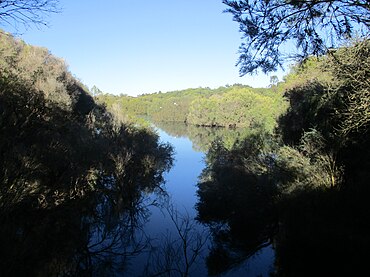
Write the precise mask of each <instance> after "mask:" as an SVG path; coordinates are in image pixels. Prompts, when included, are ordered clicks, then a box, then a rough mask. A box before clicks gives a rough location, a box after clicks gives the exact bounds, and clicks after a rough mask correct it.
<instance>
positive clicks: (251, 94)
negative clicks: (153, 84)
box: [97, 84, 286, 131]
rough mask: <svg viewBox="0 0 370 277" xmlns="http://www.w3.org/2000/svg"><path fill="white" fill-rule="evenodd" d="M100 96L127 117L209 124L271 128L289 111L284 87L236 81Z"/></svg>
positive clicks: (98, 97)
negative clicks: (209, 86) (214, 85)
mask: <svg viewBox="0 0 370 277" xmlns="http://www.w3.org/2000/svg"><path fill="white" fill-rule="evenodd" d="M97 99H98V100H99V101H101V102H103V103H106V104H107V106H108V107H111V108H112V109H114V110H115V111H121V112H122V113H123V114H126V117H127V118H130V117H131V118H132V117H144V118H147V119H149V120H151V121H154V122H181V123H187V124H192V125H197V126H209V127H255V126H261V127H264V128H266V129H268V130H269V131H272V130H273V128H274V127H275V122H276V119H277V117H278V116H279V115H280V114H281V113H282V112H283V111H284V110H285V108H286V103H284V99H283V97H282V89H280V88H278V87H277V86H276V85H274V86H272V87H271V88H268V89H255V88H252V87H249V86H244V85H239V84H235V85H233V86H226V87H219V88H217V89H210V88H198V89H187V90H181V91H173V92H167V93H154V94H145V95H140V96H138V97H129V96H113V95H109V94H100V95H99V96H97Z"/></svg>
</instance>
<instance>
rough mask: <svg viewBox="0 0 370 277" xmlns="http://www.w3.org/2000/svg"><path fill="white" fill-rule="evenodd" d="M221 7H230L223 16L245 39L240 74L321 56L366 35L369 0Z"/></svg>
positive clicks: (251, 0) (271, 0) (244, 2)
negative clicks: (229, 15) (230, 17)
mask: <svg viewBox="0 0 370 277" xmlns="http://www.w3.org/2000/svg"><path fill="white" fill-rule="evenodd" d="M223 3H224V4H226V5H227V6H228V8H227V9H226V12H230V13H231V14H232V15H233V20H234V21H236V22H238V23H239V26H240V32H241V33H242V36H243V42H242V44H241V46H240V56H239V60H238V65H239V66H240V75H245V74H248V73H256V72H257V71H258V70H262V72H264V73H267V72H272V71H275V70H277V68H278V67H281V66H282V65H283V62H284V61H286V60H287V59H288V58H298V59H299V60H303V59H305V58H306V57H308V56H310V55H316V56H318V55H322V54H325V53H326V52H327V50H328V49H330V48H336V47H338V46H339V45H340V44H341V43H342V42H343V40H346V39H349V38H352V37H362V38H364V37H366V36H368V35H369V30H370V1H369V0H239V1H234V0H223ZM292 43H293V44H292ZM294 45H295V46H296V49H293V48H294ZM287 48H289V50H288V51H287ZM293 52H294V53H293Z"/></svg>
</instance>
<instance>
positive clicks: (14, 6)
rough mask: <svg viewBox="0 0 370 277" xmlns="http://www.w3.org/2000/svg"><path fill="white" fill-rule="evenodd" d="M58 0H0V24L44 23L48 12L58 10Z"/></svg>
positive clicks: (27, 24)
mask: <svg viewBox="0 0 370 277" xmlns="http://www.w3.org/2000/svg"><path fill="white" fill-rule="evenodd" d="M58 3H59V0H2V1H0V25H3V24H8V25H11V26H13V27H15V28H18V26H19V25H23V26H24V27H30V26H31V25H46V24H47V23H46V21H45V17H46V16H47V15H48V14H49V13H56V12H59V8H58Z"/></svg>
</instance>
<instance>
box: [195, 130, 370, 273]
mask: <svg viewBox="0 0 370 277" xmlns="http://www.w3.org/2000/svg"><path fill="white" fill-rule="evenodd" d="M278 147H279V146H278V143H276V142H274V140H273V139H272V138H271V137H269V136H268V135H266V134H263V133H261V134H258V135H252V136H250V137H248V138H247V139H245V140H244V141H243V142H241V143H239V144H238V145H236V146H235V147H234V148H232V149H231V150H229V149H227V148H226V147H224V146H223V143H222V141H216V142H215V143H214V144H213V146H212V148H211V149H210V150H209V152H208V154H207V158H206V163H207V165H206V168H205V169H204V170H203V172H202V174H201V176H200V181H199V184H198V187H199V188H198V192H197V194H198V198H199V201H198V203H197V206H196V207H197V210H198V220H199V221H200V222H202V223H204V224H207V225H208V226H209V227H210V230H211V233H212V238H213V241H212V248H211V251H210V253H209V255H208V257H207V267H208V273H209V274H210V275H218V274H223V273H226V272H230V270H231V269H234V268H238V267H240V266H241V265H242V264H243V263H244V261H248V260H250V258H251V257H252V256H253V255H254V254H255V253H258V252H259V251H260V250H261V249H265V247H266V246H270V247H272V248H273V249H274V250H275V263H274V267H271V269H270V270H271V272H270V274H271V276H275V277H277V276H284V277H286V276H289V277H290V276H292V277H293V276H359V275H362V276H365V275H366V274H369V273H370V270H369V269H368V267H367V259H368V255H367V252H368V249H369V247H370V237H369V234H370V225H369V222H370V209H369V205H368V203H369V202H368V201H367V195H368V193H364V192H369V189H365V190H364V189H362V190H361V192H360V191H357V190H356V189H346V190H335V189H325V188H314V189H312V188H310V187H307V188H306V189H303V188H300V189H299V190H295V191H293V192H289V193H285V192H284V188H285V187H286V186H287V184H286V183H285V182H286V181H287V180H290V179H291V178H293V177H294V176H295V175H294V173H295V171H294V170H296V168H297V167H293V168H290V167H289V166H287V164H283V163H282V162H280V161H279V158H282V157H281V156H279V158H278V156H277V155H276V153H278ZM279 155H282V152H280V154H279ZM299 177H301V178H303V176H298V178H299ZM365 272H366V274H365ZM363 274H365V275H363ZM264 276H265V275H264Z"/></svg>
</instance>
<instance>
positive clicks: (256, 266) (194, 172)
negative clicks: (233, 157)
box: [135, 125, 274, 277]
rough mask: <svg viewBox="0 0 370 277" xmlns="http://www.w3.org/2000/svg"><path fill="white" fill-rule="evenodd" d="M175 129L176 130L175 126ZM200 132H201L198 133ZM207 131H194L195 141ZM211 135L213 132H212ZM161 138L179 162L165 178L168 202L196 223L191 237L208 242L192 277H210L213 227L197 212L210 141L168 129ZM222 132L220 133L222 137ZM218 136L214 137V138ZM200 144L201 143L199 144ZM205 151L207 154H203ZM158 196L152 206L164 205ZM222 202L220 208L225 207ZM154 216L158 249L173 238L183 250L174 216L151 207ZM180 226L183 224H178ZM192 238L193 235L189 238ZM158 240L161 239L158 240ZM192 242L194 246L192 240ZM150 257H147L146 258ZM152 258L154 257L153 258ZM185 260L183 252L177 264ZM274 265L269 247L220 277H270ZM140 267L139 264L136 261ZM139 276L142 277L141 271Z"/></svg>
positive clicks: (151, 223)
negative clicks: (172, 218)
mask: <svg viewBox="0 0 370 277" xmlns="http://www.w3.org/2000/svg"><path fill="white" fill-rule="evenodd" d="M172 127H174V128H176V126H175V125H172ZM179 128H184V126H179ZM197 130H198V131H199V132H198V133H197V132H195V131H197ZM204 131H205V130H204V129H203V128H196V129H194V128H193V129H192V135H193V137H195V138H199V136H200V135H199V134H204ZM208 132H209V130H208ZM227 132H236V131H235V130H234V131H232V130H223V134H224V135H225V136H226V135H230V134H227ZM158 133H159V135H160V139H161V141H162V142H168V143H170V144H171V145H172V146H173V147H174V149H175V157H174V158H175V162H174V166H173V167H172V168H171V170H170V171H169V172H168V173H167V174H166V175H165V180H166V183H165V188H166V191H167V193H168V198H167V199H166V200H167V201H168V202H169V203H170V205H171V207H173V208H174V210H175V213H176V214H177V215H179V217H181V218H184V217H185V218H186V220H189V221H190V224H192V230H191V231H192V232H193V234H191V236H194V237H195V236H198V235H201V236H202V237H203V239H204V245H203V246H202V249H201V254H199V256H197V257H196V261H195V262H194V263H193V264H192V265H191V266H190V268H189V276H207V275H208V274H207V265H206V259H207V256H208V254H209V251H210V249H211V247H212V243H213V242H212V236H211V234H210V230H209V227H208V226H207V225H203V224H201V223H199V222H198V221H197V220H196V216H197V210H196V208H195V206H196V203H197V201H198V198H197V194H196V192H197V189H198V187H197V184H198V178H199V176H200V174H201V172H202V170H203V169H204V168H205V166H206V165H205V152H204V149H206V148H207V147H209V145H210V139H212V138H209V137H206V136H204V135H203V141H205V143H204V144H203V145H202V144H201V142H202V141H201V140H199V139H198V140H197V141H196V142H193V141H191V139H190V138H189V137H188V133H187V132H186V130H185V131H184V130H183V132H180V133H179V132H172V135H171V134H169V133H167V132H165V131H164V130H161V129H158ZM220 134H221V132H220V130H218V135H220ZM214 138H215V137H213V139H214ZM196 143H198V144H196ZM202 149H203V151H202ZM155 198H156V196H155V195H152V196H151V197H150V198H149V199H148V200H147V201H148V203H150V202H152V201H153V200H154V201H158V202H161V201H163V199H161V200H157V199H155ZM222 204H223V203H222V201H221V202H220V205H222ZM149 210H150V214H151V215H150V217H149V219H148V222H147V223H146V225H145V228H144V230H145V232H146V234H148V235H149V236H150V237H151V239H152V240H153V241H154V244H155V247H156V248H161V247H163V245H164V243H163V241H161V240H163V238H164V237H166V236H168V235H169V236H170V237H171V240H172V241H175V242H176V243H177V244H176V243H175V244H174V247H180V248H181V247H182V246H183V244H182V242H181V243H180V244H179V243H178V239H179V234H178V233H177V230H176V226H175V225H176V224H175V223H174V222H173V220H171V216H170V214H169V212H168V211H167V209H166V208H163V206H159V207H158V206H151V207H150V209H149ZM178 223H179V224H180V225H181V223H182V222H178ZM189 236H190V235H189ZM156 238H158V239H157V240H156ZM188 243H192V242H191V241H189V242H188ZM188 255H189V256H192V252H191V250H189V252H188ZM144 256H145V257H146V258H148V256H147V255H144ZM149 259H150V258H149ZM183 259H184V254H183V253H182V254H181V255H180V257H179V258H178V260H177V261H175V263H177V264H179V263H182V261H183ZM138 260H140V262H141V263H143V262H144V261H145V259H143V257H141V259H140V258H139V259H138ZM273 262H274V251H273V249H272V247H271V246H270V245H269V246H267V247H264V248H262V249H261V250H260V251H258V252H257V253H256V254H255V255H253V256H252V257H251V258H249V259H242V260H241V261H240V262H239V263H238V265H236V266H234V267H232V268H230V270H227V271H226V272H224V273H222V274H219V276H230V277H232V276H269V272H270V270H271V269H272V265H273ZM135 264H137V262H135ZM185 270H186V266H185V265H182V267H181V268H180V271H182V274H184V272H185ZM135 273H136V274H137V275H140V272H139V270H136V271H135ZM172 275H173V276H181V274H179V273H178V272H172V273H171V276H172Z"/></svg>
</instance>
